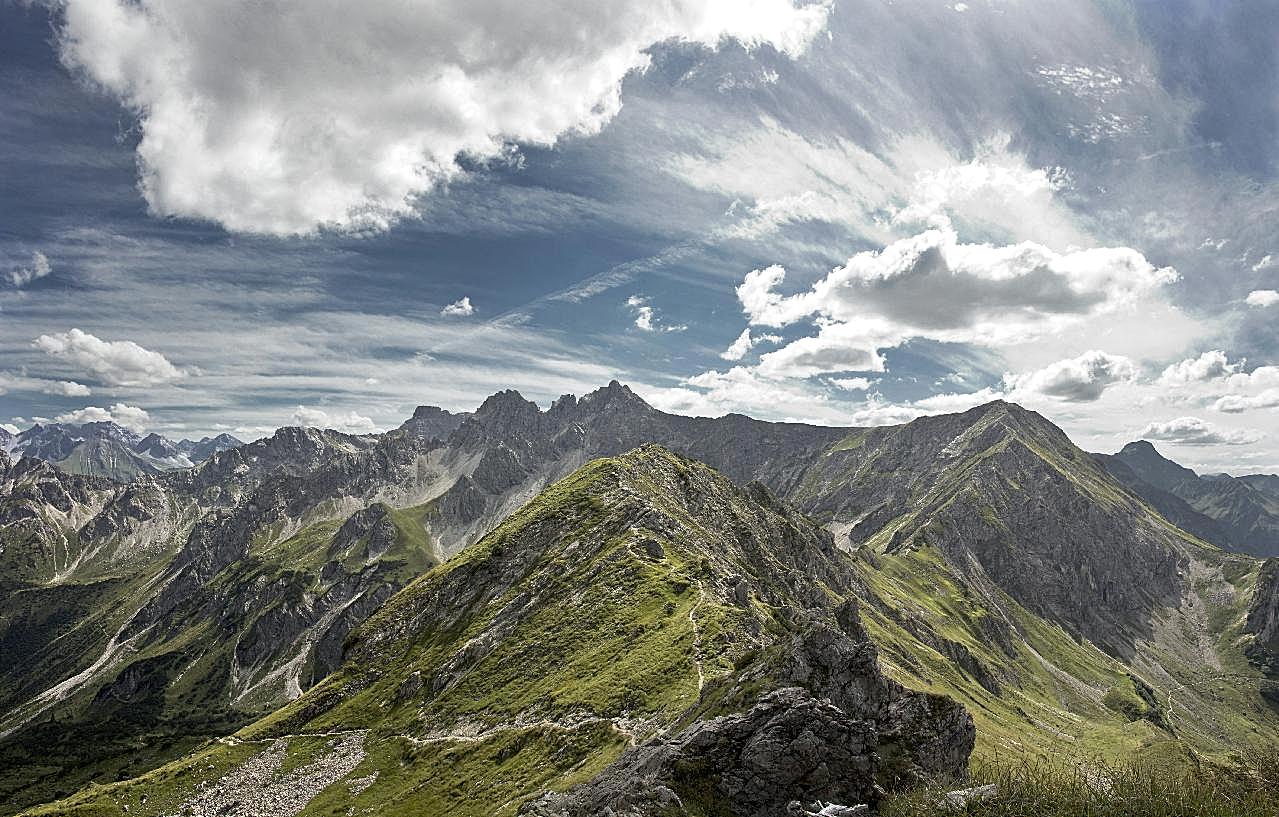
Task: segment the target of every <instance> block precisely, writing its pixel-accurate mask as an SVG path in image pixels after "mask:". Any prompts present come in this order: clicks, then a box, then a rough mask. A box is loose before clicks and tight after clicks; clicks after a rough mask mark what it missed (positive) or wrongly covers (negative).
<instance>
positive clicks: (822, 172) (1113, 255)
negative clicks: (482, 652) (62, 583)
mask: <svg viewBox="0 0 1279 817" xmlns="http://www.w3.org/2000/svg"><path fill="white" fill-rule="evenodd" d="M1277 41H1279V5H1276V4H1270V3H1218V2H1214V1H1213V0H1141V1H1140V2H1120V1H1119V0H1098V2H1095V3H1089V2H1082V1H1081V0H1071V2H1051V3H1050V2H1046V1H1045V2H1038V1H1036V2H1029V1H1028V0H1022V2H1013V0H968V2H940V0H939V1H938V2H933V0H897V1H896V2H888V1H887V0H833V2H808V0H665V2H662V3H638V4H637V3H629V2H622V0H590V2H587V0H569V1H565V2H555V3H549V2H542V0H520V2H515V1H514V0H484V1H483V2H477V1H476V0H434V2H429V3H427V2H420V3H415V2H390V1H389V0H367V2H363V3H360V4H355V5H352V4H348V3H339V2H335V0H313V1H312V2H307V3H261V2H257V1H256V0H226V2H223V3H218V4H209V3H203V2H198V0H128V1H127V2H126V1H125V0H61V2H52V0H50V1H48V2H40V0H27V2H18V1H17V0H0V392H2V393H0V424H3V425H5V427H7V428H9V429H10V430H13V429H21V428H25V427H27V426H29V425H31V424H32V423H35V422H47V421H62V422H75V421H83V420H94V419H115V420H116V421H118V422H120V423H121V424H123V425H126V426H129V427H132V428H134V429H137V430H142V429H146V430H154V431H159V432H161V433H165V434H167V435H170V436H173V437H184V436H186V437H199V436H203V435H206V434H212V433H217V432H222V431H228V432H231V433H233V434H236V435H237V436H240V437H241V438H244V439H252V438H255V437H258V436H261V435H263V434H265V433H268V432H269V431H271V430H272V429H274V428H275V427H278V426H281V425H287V424H306V425H319V426H329V427H334V428H339V429H342V430H347V431H352V432H367V431H372V430H376V429H385V428H391V427H394V426H396V425H398V424H399V423H400V422H402V421H403V420H404V419H405V418H406V417H407V416H408V415H409V414H411V412H412V410H413V407H414V406H416V405H419V404H434V405H440V406H443V407H446V408H449V409H454V410H469V409H471V408H473V407H474V406H475V405H477V404H478V403H479V402H480V401H481V400H482V399H483V398H484V396H486V395H488V394H490V393H492V392H494V391H497V390H500V389H504V388H515V389H518V390H519V391H521V392H522V393H523V394H524V395H525V396H527V397H529V398H530V399H534V400H537V401H538V402H539V403H542V404H543V405H546V404H548V403H549V402H550V401H551V400H552V399H554V398H555V397H557V396H558V395H560V394H563V393H569V392H572V393H577V394H582V393H584V392H587V391H590V390H592V389H594V388H597V387H599V386H600V385H603V384H604V383H606V382H608V381H609V380H610V379H612V378H617V379H620V380H622V381H623V382H626V383H628V384H630V385H631V386H632V388H634V389H635V390H636V391H637V392H638V393H639V394H641V395H642V396H643V397H644V398H646V399H647V400H648V401H649V402H650V403H652V404H653V405H654V406H656V407H658V408H661V409H664V410H668V411H674V412H679V413H685V414H698V415H721V414H725V413H728V412H740V413H744V414H749V415H752V416H756V417H761V418H765V419H776V420H799V421H806V422H815V423H823V424H832V425H871V424H875V425H879V424H886V423H899V422H904V421H907V420H909V419H912V418H914V417H918V416H922V415H925V414H935V413H940V412H949V411H958V410H963V409H966V408H969V407H971V406H975V405H978V404H981V403H983V402H987V401H989V400H993V399H1006V400H1012V401H1016V402H1018V403H1021V404H1022V405H1025V406H1027V407H1028V408H1032V409H1035V410H1037V411H1040V412H1041V413H1043V414H1044V415H1045V416H1047V417H1049V418H1050V419H1051V420H1053V421H1054V422H1056V423H1058V424H1059V425H1061V426H1062V427H1063V428H1064V429H1065V430H1066V431H1067V432H1068V433H1069V434H1070V435H1071V436H1072V438H1073V439H1074V440H1075V441H1076V442H1077V443H1078V444H1080V445H1081V446H1083V447H1084V448H1086V449H1088V450H1094V451H1113V450H1116V449H1118V448H1119V447H1121V446H1122V445H1123V444H1124V443H1125V442H1128V441H1130V440H1133V439H1138V438H1144V439H1149V440H1151V441H1152V442H1154V443H1155V444H1156V445H1157V446H1158V447H1159V448H1160V449H1161V450H1162V451H1164V452H1165V453H1167V454H1169V455H1170V456H1173V457H1174V458H1176V459H1177V460H1178V461H1180V462H1182V463H1184V464H1186V465H1189V466H1191V467H1194V468H1196V469H1198V470H1201V471H1207V472H1215V471H1227V472H1231V473H1251V472H1258V471H1262V472H1276V471H1279V329H1277V327H1279V179H1277V177H1276V174H1277V173H1279V49H1276V48H1275V47H1274V44H1275V42H1277Z"/></svg>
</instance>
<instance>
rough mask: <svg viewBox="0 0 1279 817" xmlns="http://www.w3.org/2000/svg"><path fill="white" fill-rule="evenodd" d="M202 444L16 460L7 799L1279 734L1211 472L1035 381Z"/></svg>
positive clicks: (3, 762) (1255, 606)
mask: <svg viewBox="0 0 1279 817" xmlns="http://www.w3.org/2000/svg"><path fill="white" fill-rule="evenodd" d="M208 442H210V443H212V442H214V441H208ZM131 445H133V446H134V447H140V449H141V450H142V451H143V452H145V453H146V456H148V457H151V458H153V459H161V458H163V457H165V456H170V452H176V453H177V454H178V455H181V456H188V455H187V454H186V453H184V449H183V448H182V446H181V445H179V444H173V445H169V444H167V441H165V440H163V439H162V438H150V437H148V438H144V439H141V440H135V441H134V442H133V443H132V444H131ZM1130 448H1131V447H1130ZM217 449H218V446H217V445H216V444H213V445H212V446H211V453H210V454H209V455H208V458H207V459H206V460H204V461H203V462H200V463H198V464H193V465H191V466H189V467H181V468H172V469H169V470H163V471H156V472H145V473H137V474H134V475H132V476H131V477H130V478H128V479H127V480H123V479H119V478H117V477H118V476H119V475H116V476H112V475H104V474H88V473H72V471H71V470H69V469H67V468H66V467H64V465H65V463H64V462H62V461H52V460H49V459H44V458H38V457H35V456H31V455H27V454H26V452H25V451H17V450H15V452H14V454H13V455H8V456H5V457H4V459H3V460H0V537H2V539H0V546H2V548H3V549H2V550H0V588H3V590H4V591H5V592H4V595H3V598H0V647H3V651H4V655H5V656H6V658H8V657H10V656H12V657H13V658H12V660H7V661H5V662H4V666H2V667H0V680H3V683H0V797H2V798H3V801H2V804H0V809H2V810H3V811H4V812H6V813H16V812H22V811H23V810H24V809H30V813H32V814H42V813H43V814H83V815H90V814H93V815H100V814H124V813H128V814H129V815H137V814H155V815H167V814H214V813H219V814H240V815H257V814H272V815H276V814H308V815H309V814H329V813H342V814H347V813H351V814H359V813H367V814H435V813H439V814H445V813H448V814H484V815H490V814H509V815H517V814H525V815H545V816H546V817H550V815H587V814H601V813H610V811H611V813H614V814H628V813H629V814H638V815H645V814H652V815H659V814H661V815H664V814H677V813H678V814H694V815H697V814H705V815H712V814H714V815H719V814H734V815H761V816H762V815H771V814H781V813H789V812H788V811H787V810H788V809H790V810H793V808H801V809H803V808H808V806H809V805H811V804H812V803H815V802H816V803H829V804H836V805H839V806H840V807H841V808H844V807H846V808H848V809H852V808H854V807H856V806H861V805H865V806H868V807H874V806H875V805H876V804H877V803H878V802H879V801H880V800H881V798H883V797H885V796H886V795H888V794H891V793H893V792H898V791H902V790H904V789H908V788H910V787H912V786H915V785H918V784H920V783H922V782H926V781H932V780H939V779H952V778H958V777H962V775H963V774H964V771H965V769H966V766H967V763H968V760H969V757H970V755H972V756H973V757H976V758H978V759H990V758H995V757H1026V758H1036V757H1039V758H1042V757H1052V758H1064V757H1074V758H1096V757H1098V756H1104V757H1111V758H1125V759H1128V758H1143V759H1149V760H1152V761H1155V762H1158V763H1161V764H1173V765H1176V764H1180V763H1188V764H1196V765H1201V764H1205V763H1216V762H1222V763H1224V762H1227V761H1228V759H1229V758H1230V757H1232V756H1233V755H1232V753H1234V752H1236V751H1237V750H1238V747H1239V746H1240V745H1241V744H1243V743H1247V742H1249V741H1252V740H1255V738H1256V736H1258V735H1266V734H1276V733H1279V704H1276V703H1275V702H1276V700H1279V695H1277V694H1276V688H1277V687H1276V679H1277V677H1279V676H1276V672H1277V662H1276V661H1275V659H1274V655H1275V654H1276V652H1277V651H1279V648H1277V647H1276V646H1275V639H1276V637H1277V636H1276V632H1275V615H1274V610H1275V599H1276V590H1275V585H1276V582H1275V576H1274V574H1275V570H1274V566H1273V563H1271V562H1266V563H1263V562H1262V561H1259V560H1258V559H1257V558H1255V557H1254V556H1253V555H1252V553H1254V552H1256V549H1255V548H1252V549H1247V548H1241V547H1235V546H1234V545H1233V543H1232V542H1233V540H1230V539H1229V537H1228V535H1227V534H1223V533H1221V531H1223V530H1225V529H1226V525H1227V522H1229V519H1227V518H1226V517H1214V516H1210V515H1209V514H1208V513H1207V512H1206V510H1205V508H1207V506H1196V505H1194V504H1193V503H1192V502H1191V500H1190V499H1185V498H1183V497H1182V494H1186V495H1187V496H1190V495H1191V491H1192V489H1193V490H1199V489H1198V488H1194V486H1195V485H1197V484H1200V483H1202V482H1203V480H1204V479H1207V480H1208V481H1209V482H1210V483H1215V482H1216V481H1219V480H1217V478H1215V477H1214V478H1201V477H1198V476H1197V475H1194V473H1193V472H1186V469H1180V467H1179V466H1176V465H1175V464H1174V463H1170V462H1168V461H1163V463H1161V462H1158V461H1155V460H1153V459H1151V458H1150V457H1149V456H1148V454H1149V452H1146V451H1144V450H1140V449H1138V450H1136V454H1135V456H1129V455H1126V454H1125V455H1123V456H1118V455H1117V456H1116V457H1103V456H1097V455H1090V454H1087V453H1085V452H1083V451H1081V450H1079V449H1078V448H1077V447H1076V446H1075V445H1074V444H1073V443H1072V442H1071V441H1070V440H1069V438H1067V436H1066V435H1065V434H1064V433H1062V432H1061V431H1060V429H1058V428H1056V426H1054V425H1053V424H1052V423H1050V422H1048V421H1047V420H1046V419H1045V418H1043V417H1042V416H1040V415H1038V414H1036V413H1034V412H1031V411H1027V410H1025V409H1023V408H1021V407H1020V406H1017V405H1015V404H1011V403H1006V402H1000V401H996V402H993V403H990V404H987V405H985V406H980V407H978V408H975V409H972V410H970V411H967V412H963V413H960V414H951V415H940V416H935V417H926V418H921V419H919V420H915V421H913V422H910V423H906V424H901V425H894V426H884V427H876V428H828V427H820V426H812V425H804V424H797V423H769V422H763V421H758V420H754V419H751V418H748V417H744V416H741V415H728V416H725V417H722V418H717V419H710V418H692V417H683V416H677V415H672V414H666V413H664V412H661V411H658V410H656V409H654V408H652V407H651V406H649V405H648V404H647V403H645V402H644V401H643V400H642V399H640V398H639V396H638V395H636V394H635V393H634V392H633V391H631V390H630V389H629V388H627V387H626V386H624V385H622V384H621V383H618V382H616V381H615V382H613V383H610V384H609V385H608V386H606V387H604V388H601V389H598V390H596V391H595V392H592V393H590V394H587V395H585V396H582V397H580V398H579V397H575V396H573V395H565V396H563V397H561V398H559V399H558V400H556V401H554V402H553V403H552V404H551V405H550V406H548V407H546V408H542V407H540V406H538V405H537V404H535V403H533V402H531V401H529V400H526V399H525V398H524V397H523V396H521V395H520V394H518V393H517V392H514V391H509V390H508V391H502V392H498V393H496V394H494V395H493V396H491V397H489V398H488V399H487V400H485V401H484V402H483V403H482V404H481V405H480V406H479V407H477V408H476V409H475V410H474V411H472V412H465V413H454V412H448V411H445V410H443V409H438V408H434V407H431V406H429V405H428V406H422V407H420V408H418V409H417V410H416V411H415V412H414V414H413V416H412V417H411V418H409V419H408V420H407V421H406V422H405V423H404V424H403V425H401V426H400V427H398V428H396V429H393V430H391V431H388V432H386V433H383V434H377V435H350V434H343V433H340V432H337V431H332V430H320V429H313V428H283V429H280V430H278V431H277V432H276V433H275V434H273V435H271V436H269V437H266V438H263V439H261V440H258V441H256V442H253V443H248V444H242V445H236V446H232V447H226V448H223V449H221V450H217ZM131 450H132V449H131ZM1151 450H1153V449H1151ZM1125 451H1129V449H1125ZM135 453H136V452H135ZM1121 453H1122V452H1121ZM1130 453H1131V452H1130ZM138 456H142V454H138ZM1160 459H1161V460H1162V458H1160ZM1164 463H1166V464H1164ZM1187 473H1188V474H1189V475H1188V476H1187ZM1239 484H1240V485H1242V486H1243V487H1244V488H1245V489H1246V490H1248V491H1251V492H1253V493H1256V494H1257V495H1259V496H1265V495H1266V491H1267V490H1269V488H1270V483H1269V482H1268V481H1267V480H1266V479H1264V478H1262V477H1261V476H1258V477H1257V478H1254V479H1248V480H1243V479H1241V481H1240V483H1239ZM1187 486H1190V487H1187ZM1205 490H1206V489H1205ZM1230 490H1232V491H1238V490H1240V489H1239V488H1238V487H1235V488H1231V489H1230ZM1178 492H1180V493H1178ZM1214 507H1216V506H1214ZM1231 524H1233V523H1231ZM1214 526H1215V527H1214ZM1253 530H1254V532H1256V533H1255V535H1252V534H1250V536H1252V537H1253V538H1250V539H1249V540H1248V541H1250V542H1253V543H1256V542H1260V541H1262V540H1261V539H1258V538H1256V537H1259V536H1263V533H1261V532H1260V531H1264V526H1256V525H1254V527H1253ZM1219 536H1221V537H1225V538H1220V539H1219V538H1218V537H1219ZM1238 551H1246V552H1238ZM42 804H43V805H42ZM796 804H799V805H796ZM819 810H820V809H819Z"/></svg>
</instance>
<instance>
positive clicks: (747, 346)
mask: <svg viewBox="0 0 1279 817" xmlns="http://www.w3.org/2000/svg"><path fill="white" fill-rule="evenodd" d="M781 340H782V339H781V337H780V336H778V335H767V334H765V335H753V334H751V330H750V327H749V326H748V327H746V328H745V329H743V330H742V333H741V334H740V335H738V336H737V340H734V341H733V342H732V343H731V344H729V347H728V348H727V349H725V350H724V351H722V352H720V353H719V356H720V357H722V358H724V360H741V359H742V358H744V357H746V353H747V352H749V351H750V350H751V349H753V348H755V347H756V346H758V345H759V344H761V343H780V342H781Z"/></svg>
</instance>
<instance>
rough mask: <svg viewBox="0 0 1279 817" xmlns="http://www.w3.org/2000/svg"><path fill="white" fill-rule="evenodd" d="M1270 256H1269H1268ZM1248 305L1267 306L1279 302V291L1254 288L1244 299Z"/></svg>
mask: <svg viewBox="0 0 1279 817" xmlns="http://www.w3.org/2000/svg"><path fill="white" fill-rule="evenodd" d="M1267 257H1269V256H1267ZM1244 300H1245V302H1246V303H1247V304H1248V306H1255V307H1267V306H1274V305H1275V304H1279V291H1276V290H1273V289H1254V290H1253V291H1252V292H1249V293H1248V297H1247V298H1245V299H1244Z"/></svg>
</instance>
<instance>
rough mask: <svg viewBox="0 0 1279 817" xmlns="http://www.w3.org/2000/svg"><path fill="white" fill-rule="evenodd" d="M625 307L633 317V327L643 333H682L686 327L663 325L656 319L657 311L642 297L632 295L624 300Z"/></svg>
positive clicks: (659, 319)
mask: <svg viewBox="0 0 1279 817" xmlns="http://www.w3.org/2000/svg"><path fill="white" fill-rule="evenodd" d="M626 305H627V306H628V307H630V308H631V310H632V313H633V314H634V316H635V326H636V327H638V328H640V329H642V330H644V331H645V332H683V331H684V330H685V329H687V328H688V327H687V326H685V325H683V324H665V323H662V321H661V318H659V317H658V314H657V310H656V309H655V308H654V307H653V305H652V304H650V303H649V302H648V298H645V297H644V296H642V295H632V296H631V297H629V298H627V299H626Z"/></svg>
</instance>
